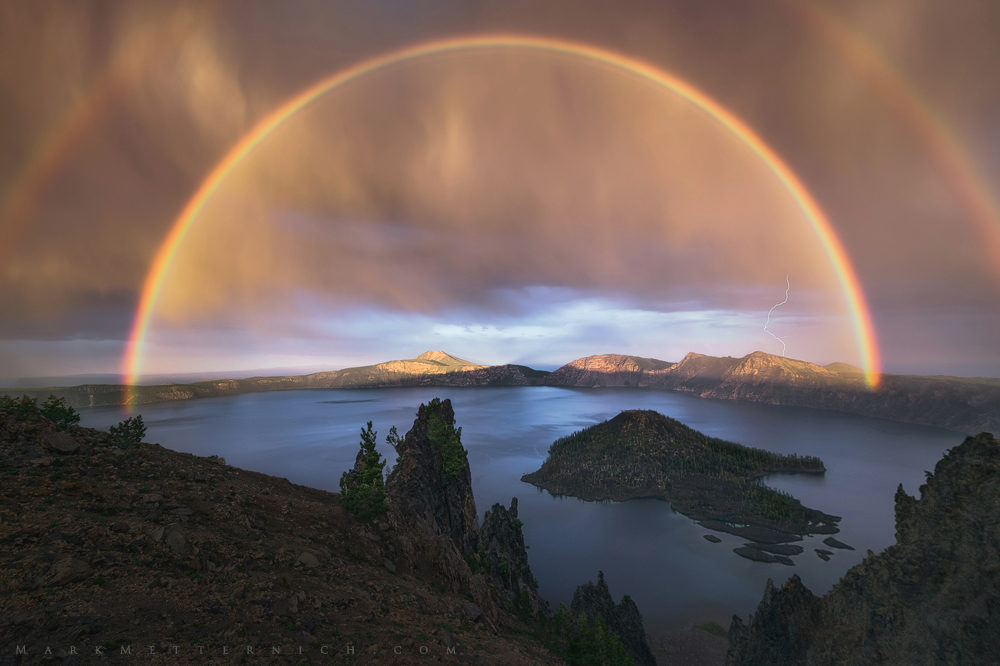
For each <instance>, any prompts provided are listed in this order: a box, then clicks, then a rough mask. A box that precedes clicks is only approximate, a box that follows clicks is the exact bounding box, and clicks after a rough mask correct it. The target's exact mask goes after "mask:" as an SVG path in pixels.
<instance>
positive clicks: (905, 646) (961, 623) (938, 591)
mask: <svg viewBox="0 0 1000 666" xmlns="http://www.w3.org/2000/svg"><path fill="white" fill-rule="evenodd" d="M997 516H1000V441H997V439H996V438H994V437H993V436H992V435H990V434H988V433H982V434H980V435H978V436H976V437H969V438H967V439H966V440H965V441H964V442H963V443H962V444H961V445H960V446H957V447H955V448H954V449H951V450H950V451H949V452H948V453H947V454H946V455H945V456H944V458H943V459H942V460H941V461H940V462H938V464H937V465H936V466H935V468H934V473H933V474H928V479H927V483H926V484H924V485H923V486H921V488H920V499H915V498H913V497H910V496H909V495H907V494H906V493H905V492H903V490H902V488H901V487H900V488H899V489H897V491H896V544H895V545H893V546H890V547H889V548H888V549H886V550H885V551H884V552H882V553H879V554H877V555H876V554H873V553H871V552H870V551H869V553H868V556H867V557H866V558H865V560H864V561H863V562H861V564H859V565H857V566H856V567H854V568H852V569H851V570H850V571H848V572H847V574H845V576H844V577H843V579H842V580H841V581H840V582H839V583H837V585H835V586H834V587H833V589H831V590H830V592H828V593H827V594H826V595H824V596H822V597H815V596H814V595H813V594H812V593H811V592H809V590H807V589H806V588H805V587H804V586H803V585H802V582H801V581H800V580H799V579H798V577H792V578H791V579H790V580H789V581H788V582H787V583H785V585H783V586H782V587H781V588H776V587H774V586H773V585H771V584H770V583H768V586H767V590H766V591H765V594H764V599H763V600H762V601H761V604H760V606H759V607H758V609H757V611H756V612H755V613H754V614H753V616H752V617H751V618H750V619H749V621H748V622H746V623H745V622H743V621H742V620H741V619H740V618H736V617H734V618H733V623H732V625H731V627H730V630H729V637H730V644H731V646H730V652H729V656H728V663H730V664H763V663H767V664H804V663H808V664H876V663H887V664H984V663H995V662H997V661H1000V601H998V600H1000V527H998V522H997Z"/></svg>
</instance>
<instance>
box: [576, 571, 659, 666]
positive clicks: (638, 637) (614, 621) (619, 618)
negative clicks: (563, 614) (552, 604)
mask: <svg viewBox="0 0 1000 666" xmlns="http://www.w3.org/2000/svg"><path fill="white" fill-rule="evenodd" d="M570 610H572V611H573V613H574V614H577V613H583V614H584V615H585V616H586V618H587V621H588V622H589V623H591V624H594V623H595V622H597V619H598V618H600V619H601V620H602V621H603V622H604V624H605V625H606V626H607V627H608V629H610V630H611V631H613V632H614V633H616V634H618V637H619V638H620V639H621V641H622V645H623V646H624V648H625V651H626V652H627V653H628V655H629V656H630V657H632V659H633V660H634V661H635V663H636V664H637V666H655V665H656V659H655V658H654V657H653V652H652V651H651V650H650V649H649V644H648V643H647V642H646V630H645V628H644V627H643V626H642V615H640V614H639V608H638V607H637V606H636V605H635V602H634V601H632V598H631V597H629V596H628V595H627V594H626V595H625V596H624V597H622V600H621V601H620V602H619V603H618V604H615V602H614V600H613V599H612V598H611V593H610V592H609V591H608V584H607V583H606V582H605V580H604V572H603V571H601V572H598V574H597V584H596V585H595V584H594V583H591V582H587V584H586V585H581V586H580V587H578V588H576V592H574V593H573V603H572V604H571V606H570Z"/></svg>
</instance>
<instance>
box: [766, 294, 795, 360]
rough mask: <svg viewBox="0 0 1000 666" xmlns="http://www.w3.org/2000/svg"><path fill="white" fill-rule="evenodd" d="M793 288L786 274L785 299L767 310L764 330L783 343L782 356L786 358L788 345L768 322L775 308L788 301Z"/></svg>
mask: <svg viewBox="0 0 1000 666" xmlns="http://www.w3.org/2000/svg"><path fill="white" fill-rule="evenodd" d="M791 288H792V283H791V282H789V281H788V276H787V275H786V276H785V300H783V301H781V302H780V303H775V304H774V305H772V306H771V309H770V310H768V311H767V319H766V320H765V321H764V332H765V333H767V334H768V335H770V336H771V337H772V338H774V339H775V340H777V341H778V342H780V343H781V356H782V358H784V356H785V349H786V347H785V341H784V340H782V339H781V338H779V337H778V336H777V335H775V334H774V331H772V330H771V329H769V328H768V327H767V326H768V324H770V323H771V313H772V312H774V310H775V308H779V307H781V306H782V305H784V304H785V303H787V302H788V291H789V290H790V289H791Z"/></svg>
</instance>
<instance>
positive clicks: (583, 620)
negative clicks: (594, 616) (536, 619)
mask: <svg viewBox="0 0 1000 666" xmlns="http://www.w3.org/2000/svg"><path fill="white" fill-rule="evenodd" d="M539 638H541V640H542V642H543V643H544V645H545V647H546V649H548V650H549V652H551V653H552V654H554V655H556V656H557V657H560V658H562V659H564V660H566V663H568V664H570V665H571V666H627V665H630V664H632V663H634V662H633V660H632V658H631V657H629V656H628V653H626V652H625V647H624V646H623V645H622V641H621V639H620V638H619V637H618V635H617V634H615V633H613V632H611V631H609V630H608V628H607V626H606V625H605V624H604V621H603V620H601V619H600V618H598V620H597V622H596V623H594V624H591V623H589V622H588V621H587V617H586V616H585V615H584V614H583V613H578V614H573V613H572V612H570V610H569V609H568V608H566V604H559V609H558V610H557V611H556V613H555V615H553V616H552V618H551V619H550V620H548V622H545V623H544V624H543V625H542V627H541V628H540V629H539Z"/></svg>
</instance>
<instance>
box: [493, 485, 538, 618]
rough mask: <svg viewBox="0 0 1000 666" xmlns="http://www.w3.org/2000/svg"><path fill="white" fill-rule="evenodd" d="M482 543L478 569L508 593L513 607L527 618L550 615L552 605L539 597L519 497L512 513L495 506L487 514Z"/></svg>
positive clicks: (515, 499)
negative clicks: (529, 556) (525, 542)
mask: <svg viewBox="0 0 1000 666" xmlns="http://www.w3.org/2000/svg"><path fill="white" fill-rule="evenodd" d="M479 543H480V545H479V556H478V559H477V561H476V562H477V568H478V569H479V570H480V571H482V572H483V574H484V575H486V576H488V577H489V580H490V582H491V583H492V584H493V586H494V587H495V588H496V589H499V590H503V591H504V593H505V595H506V597H507V601H508V602H509V604H510V606H511V607H512V608H513V609H514V610H515V611H516V612H517V613H518V614H520V615H521V616H523V617H526V618H533V617H535V616H537V615H538V613H539V612H541V613H543V614H545V613H548V611H549V605H548V603H546V602H545V600H544V599H542V598H541V597H539V596H538V581H537V580H535V576H534V575H533V574H532V573H531V567H530V566H529V565H528V551H527V549H526V548H525V545H524V533H523V532H522V531H521V520H520V519H519V518H518V517H517V498H516V497H514V498H512V499H511V501H510V508H509V509H507V508H504V506H503V505H502V504H494V505H493V508H491V509H490V510H489V511H487V512H486V515H485V516H483V526H482V529H481V530H480V533H479Z"/></svg>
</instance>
